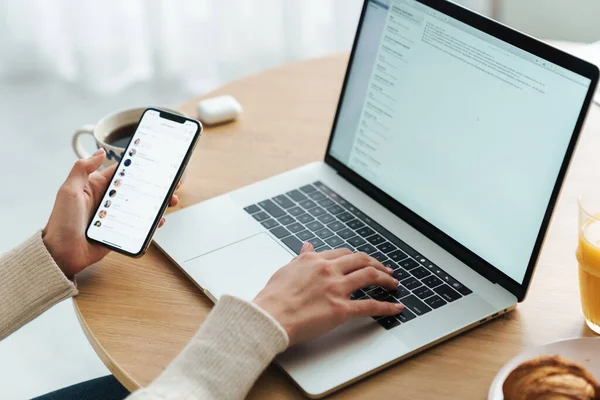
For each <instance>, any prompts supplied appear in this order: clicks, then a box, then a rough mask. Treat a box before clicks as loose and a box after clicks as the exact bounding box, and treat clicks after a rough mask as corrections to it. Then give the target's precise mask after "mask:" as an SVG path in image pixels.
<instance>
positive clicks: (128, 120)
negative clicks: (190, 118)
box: [72, 107, 185, 167]
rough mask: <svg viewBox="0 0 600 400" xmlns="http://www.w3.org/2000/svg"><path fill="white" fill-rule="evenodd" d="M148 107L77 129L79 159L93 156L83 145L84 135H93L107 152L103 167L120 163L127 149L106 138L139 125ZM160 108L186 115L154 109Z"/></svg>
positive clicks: (75, 134) (118, 112) (98, 144)
mask: <svg viewBox="0 0 600 400" xmlns="http://www.w3.org/2000/svg"><path fill="white" fill-rule="evenodd" d="M147 108H148V107H139V108H130V109H127V110H122V111H117V112H114V113H112V114H109V115H107V116H105V117H104V118H102V119H101V120H100V121H98V123H96V124H95V125H93V124H88V125H84V126H82V127H81V128H79V129H77V130H76V131H75V133H74V134H73V142H72V143H73V150H74V151H75V154H76V155H77V157H79V158H88V157H90V156H91V153H89V152H88V151H87V150H85V149H84V148H83V145H82V143H81V140H80V139H81V136H82V135H91V136H93V137H94V139H95V140H96V146H97V147H98V148H99V149H100V148H103V149H104V151H105V152H106V158H105V159H104V162H103V164H102V165H103V166H104V167H108V166H109V165H111V164H114V163H118V162H119V161H121V158H123V153H124V152H125V148H123V147H118V146H113V145H111V144H109V143H106V137H107V136H108V135H109V134H111V133H112V132H114V131H116V130H117V129H119V128H121V127H123V126H126V125H130V124H134V123H137V122H138V121H139V120H140V118H141V117H142V114H143V112H144V110H146V109H147ZM153 108H158V109H160V110H165V111H168V112H171V113H174V114H178V115H184V116H185V114H184V113H182V112H181V111H176V110H173V109H171V108H167V107H153Z"/></svg>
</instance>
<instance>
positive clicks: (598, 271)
mask: <svg viewBox="0 0 600 400" xmlns="http://www.w3.org/2000/svg"><path fill="white" fill-rule="evenodd" d="M598 217H599V216H598V215H596V216H594V217H590V218H585V220H584V221H581V222H580V228H579V246H578V247H577V261H578V262H579V291H580V293H581V307H582V309H583V315H584V316H585V319H586V322H587V324H588V326H589V327H590V328H591V329H592V330H593V331H594V332H596V333H598V334H600V220H596V219H595V218H598Z"/></svg>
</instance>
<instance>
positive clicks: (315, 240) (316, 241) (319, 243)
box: [307, 237, 325, 249]
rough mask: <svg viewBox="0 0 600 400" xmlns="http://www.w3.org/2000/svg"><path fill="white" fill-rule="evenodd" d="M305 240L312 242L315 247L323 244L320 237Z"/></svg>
mask: <svg viewBox="0 0 600 400" xmlns="http://www.w3.org/2000/svg"><path fill="white" fill-rule="evenodd" d="M307 242H308V243H310V244H312V245H313V247H314V248H315V249H318V248H319V247H321V246H323V245H324V244H325V243H324V242H323V241H322V240H321V239H319V238H317V237H314V238H312V239H308V240H307Z"/></svg>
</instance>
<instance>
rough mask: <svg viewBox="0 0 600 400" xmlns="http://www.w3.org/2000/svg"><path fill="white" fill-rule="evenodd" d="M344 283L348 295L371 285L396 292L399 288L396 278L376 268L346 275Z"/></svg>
mask: <svg viewBox="0 0 600 400" xmlns="http://www.w3.org/2000/svg"><path fill="white" fill-rule="evenodd" d="M343 282H344V287H345V288H346V291H347V292H348V293H351V292H353V291H355V290H356V289H362V288H364V287H367V286H371V285H374V286H381V287H382V288H384V289H387V290H396V288H397V287H398V280H397V279H396V278H392V277H391V276H389V275H388V274H387V273H385V272H381V271H380V270H378V269H376V268H374V267H367V268H363V269H359V270H358V271H354V272H352V273H350V274H348V275H346V276H345V277H344V281H343Z"/></svg>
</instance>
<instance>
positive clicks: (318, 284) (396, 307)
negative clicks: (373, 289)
mask: <svg viewBox="0 0 600 400" xmlns="http://www.w3.org/2000/svg"><path fill="white" fill-rule="evenodd" d="M391 274H392V270H391V269H389V268H386V267H384V266H383V265H382V264H381V263H380V262H379V261H377V260H375V259H374V258H372V257H370V256H368V255H367V254H365V253H352V252H351V251H350V250H348V249H337V250H329V251H325V252H323V253H315V252H314V250H313V248H312V245H310V244H309V243H305V244H304V247H303V248H302V252H301V254H300V255H299V256H298V257H296V258H294V259H293V260H292V261H291V262H290V263H289V264H288V265H286V266H285V267H283V268H281V269H280V270H279V271H277V272H276V273H275V274H274V275H273V277H272V278H271V279H270V280H269V282H268V283H267V286H266V287H265V288H264V289H263V290H262V291H261V292H260V293H259V294H258V295H257V296H256V298H255V299H254V304H256V305H257V306H259V307H260V308H261V309H263V310H264V311H266V312H267V313H269V314H270V315H271V316H272V317H273V318H275V320H277V322H279V324H280V325H281V326H282V327H283V329H285V331H286V332H287V334H288V337H289V339H290V345H294V344H297V343H300V342H305V341H307V340H310V339H314V338H316V337H319V336H321V335H323V334H325V333H327V332H329V331H330V330H332V329H333V328H335V327H337V326H339V325H341V324H343V323H345V322H346V321H348V320H350V319H351V318H354V317H367V316H376V315H381V316H388V315H396V314H398V313H400V312H401V311H402V310H403V309H404V306H403V305H401V304H397V303H388V302H379V301H376V300H371V299H369V300H350V294H351V293H352V292H353V291H355V290H357V289H361V288H364V287H367V286H370V285H376V286H381V287H383V288H386V289H388V290H394V289H396V287H397V286H398V281H397V280H396V279H394V278H392V276H391Z"/></svg>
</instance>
